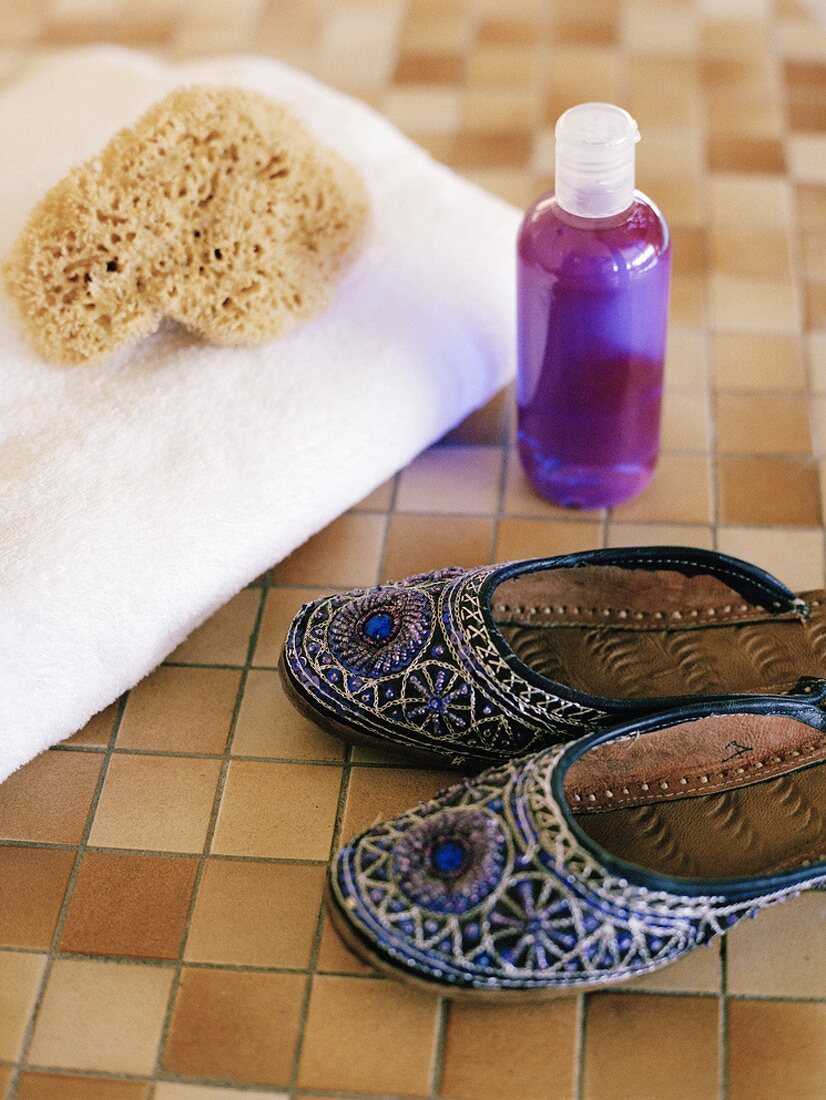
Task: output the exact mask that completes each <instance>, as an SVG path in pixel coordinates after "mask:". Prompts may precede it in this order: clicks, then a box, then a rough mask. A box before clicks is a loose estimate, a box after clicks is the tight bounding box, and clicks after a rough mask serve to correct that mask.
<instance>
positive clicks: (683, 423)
mask: <svg viewBox="0 0 826 1100" xmlns="http://www.w3.org/2000/svg"><path fill="white" fill-rule="evenodd" d="M710 426H711V424H710V416H709V408H708V398H707V397H706V395H705V393H703V392H702V391H697V390H675V389H671V390H666V392H665V396H664V398H663V407H662V430H661V442H662V446H663V448H664V449H665V450H670V451H707V450H708V447H709V429H710Z"/></svg>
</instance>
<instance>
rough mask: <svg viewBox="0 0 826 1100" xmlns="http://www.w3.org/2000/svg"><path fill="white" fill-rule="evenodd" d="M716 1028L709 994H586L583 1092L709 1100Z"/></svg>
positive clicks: (590, 1099)
mask: <svg viewBox="0 0 826 1100" xmlns="http://www.w3.org/2000/svg"><path fill="white" fill-rule="evenodd" d="M718 1028H719V1025H718V1007H717V1000H716V998H714V997H668V996H661V995H659V994H657V995H652V994H634V993H618V994H597V995H596V996H593V997H591V998H589V1001H588V1016H587V1033H586V1034H587V1041H586V1048H585V1063H584V1067H583V1072H584V1088H583V1097H584V1098H585V1100H603V1098H605V1100H608V1098H609V1097H611V1098H613V1097H617V1096H629V1097H630V1096H633V1097H634V1100H661V1098H662V1097H663V1096H672V1097H675V1098H677V1097H680V1098H684V1100H693V1098H695V1097H709V1100H711V1098H712V1097H715V1096H716V1095H717V1078H718V1072H719V1069H718V1058H719V1054H718ZM675 1067H679V1075H678V1076H677V1075H676V1074H675Z"/></svg>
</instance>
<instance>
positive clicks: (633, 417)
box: [517, 103, 671, 508]
mask: <svg viewBox="0 0 826 1100" xmlns="http://www.w3.org/2000/svg"><path fill="white" fill-rule="evenodd" d="M637 141H639V131H638V130H637V124H636V122H635V121H634V119H633V118H631V116H630V115H629V114H628V112H627V111H624V110H622V109H621V108H620V107H614V106H612V105H611V104H608V103H584V104H581V105H580V106H578V107H572V108H571V109H570V110H568V111H566V112H565V113H564V114H563V115H562V116H561V117H560V119H559V121H558V122H557V125H556V179H555V192H554V193H553V194H549V195H543V196H542V197H541V198H539V199H537V201H536V202H535V203H534V204H533V205H532V206H531V207H530V208H529V209H528V211H527V213H526V214H525V217H524V220H523V222H522V227H521V229H520V231H519V238H518V246H517V251H518V261H517V264H518V317H519V320H518V345H519V346H518V374H517V402H518V414H519V452H520V456H521V458H522V464H523V466H524V468H525V471H526V474H527V476H528V479H529V480H530V482H531V483H532V485H533V486H534V488H535V489H536V490H537V491H538V492H539V493H541V494H542V495H543V496H545V497H547V498H548V499H549V500H552V501H554V503H556V504H562V505H567V506H570V507H576V508H602V507H607V506H610V505H614V504H618V503H620V502H621V501H623V500H628V499H629V498H631V497H633V496H636V494H637V493H639V492H641V491H642V489H644V488H645V486H646V485H647V484H648V482H649V481H650V480H651V477H652V475H653V473H654V467H655V465H656V462H657V457H658V454H659V433H660V404H661V399H662V386H663V366H664V361H665V340H666V328H667V320H668V289H669V281H670V267H671V248H670V239H669V232H668V226H667V224H666V222H665V219H664V218H663V216H662V214H661V213H660V211H659V210H658V209H657V207H656V206H655V205H654V203H653V202H651V200H650V199H648V198H646V197H645V195H643V194H641V193H640V192H639V191H635V190H634V152H635V145H636V143H637Z"/></svg>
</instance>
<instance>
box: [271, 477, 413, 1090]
mask: <svg viewBox="0 0 826 1100" xmlns="http://www.w3.org/2000/svg"><path fill="white" fill-rule="evenodd" d="M398 491H399V476H398V474H394V475H393V487H392V491H391V495H390V503H389V505H388V508H387V512H386V513H385V516H384V531H383V534H382V544H381V550H380V552H379V558H378V562H377V564H376V575H375V577H374V582H375V583H377V584H378V583H380V582H381V578H382V576H383V574H384V563H385V559H386V557H387V542H388V537H389V531H390V517H391V516H392V514H393V510H394V508H395V504H396V498H397V496H398ZM354 751H355V750H354V747H353V746H352V745H349V744H348V745H346V746H345V752H344V761H343V765H342V769H341V784H340V786H339V792H338V803H337V805H336V814H335V821H334V823H333V835H332V837H331V840H330V858H331V859H332V858H333V854H334V853H335V852H336V851H337V850H338V846H339V842H340V838H341V829H342V825H343V821H344V811H345V808H346V805H347V795H348V792H349V789H350V772H351V769H352V766H353V754H354ZM327 862H328V864H329V860H328V861H327ZM324 919H325V918H324V899H323V897H322V900H321V902H320V904H319V907H318V913H317V915H316V924H315V930H314V932H313V943H312V948H311V951H310V962H309V965H308V968H307V983H306V988H305V991H304V998H303V1000H302V1003H301V1011H300V1014H299V1020H298V1033H297V1036H296V1042H295V1049H294V1051H293V1061H292V1066H291V1068H290V1082H289V1093H290V1095H291V1096H295V1095H296V1089H297V1088H298V1087H299V1086H298V1075H299V1072H300V1068H301V1056H302V1054H303V1052H304V1039H305V1037H306V1034H305V1033H306V1028H307V1021H308V1019H309V1015H310V1000H311V998H312V992H313V985H314V983H315V975H316V973H317V972H318V959H319V955H320V953H321V935H322V929H323V928H324Z"/></svg>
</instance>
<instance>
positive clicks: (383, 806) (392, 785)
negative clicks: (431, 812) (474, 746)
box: [341, 767, 462, 840]
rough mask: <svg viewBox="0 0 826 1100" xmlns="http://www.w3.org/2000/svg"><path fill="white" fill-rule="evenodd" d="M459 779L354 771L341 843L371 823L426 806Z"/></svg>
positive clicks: (414, 771)
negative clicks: (413, 808) (423, 804)
mask: <svg viewBox="0 0 826 1100" xmlns="http://www.w3.org/2000/svg"><path fill="white" fill-rule="evenodd" d="M461 778H462V777H461V773H459V772H451V771H426V770H424V769H419V768H404V769H400V768H366V767H354V768H353V770H352V771H351V772H350V782H349V785H348V787H347V801H346V803H345V806H344V818H343V820H342V823H341V835H342V839H343V840H348V839H349V838H350V837H351V836H354V835H355V834H356V833H360V832H361V830H362V829H366V828H367V827H368V826H369V825H371V824H373V822H375V821H381V820H383V819H384V818H387V817H393V816H394V815H395V814H400V813H401V812H402V811H403V810H407V809H409V808H410V807H411V806H415V805H416V804H417V803H419V802H426V801H427V800H428V799H430V798H432V797H433V795H434V794H436V792H437V791H440V790H443V789H444V788H445V787H451V786H453V784H454V783H459V782H460V781H461Z"/></svg>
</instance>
